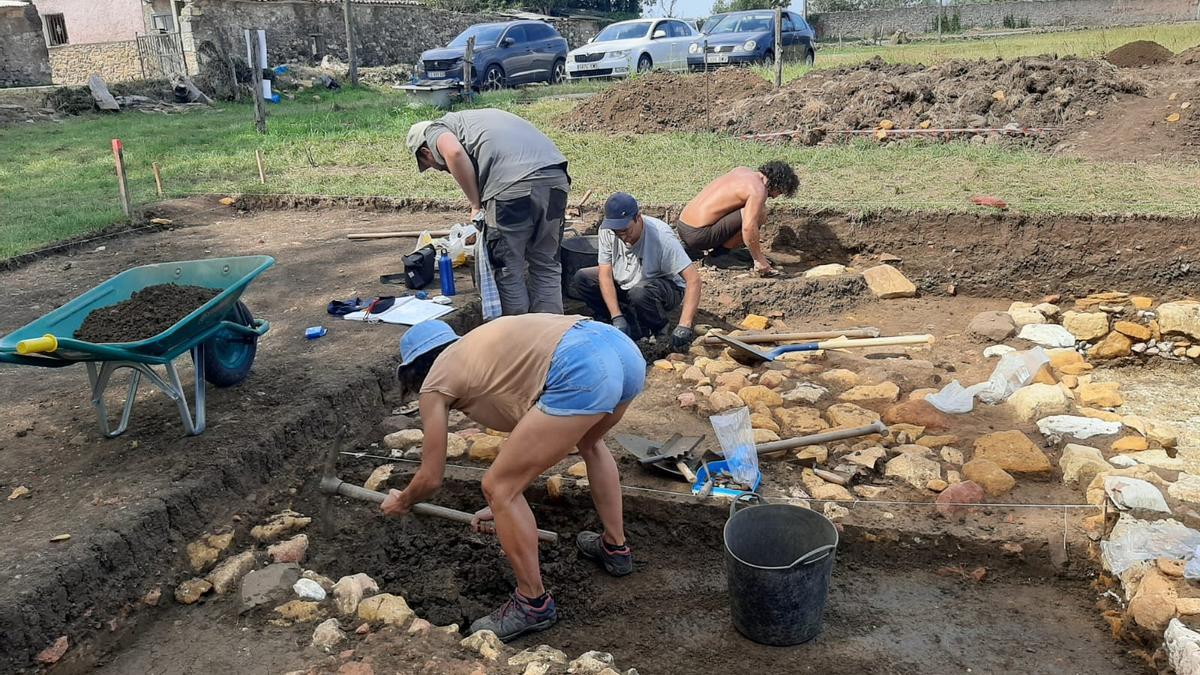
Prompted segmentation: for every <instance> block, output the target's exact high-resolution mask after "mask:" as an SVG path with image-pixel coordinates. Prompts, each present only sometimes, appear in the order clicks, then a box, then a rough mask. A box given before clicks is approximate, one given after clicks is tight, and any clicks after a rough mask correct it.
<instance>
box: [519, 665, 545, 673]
mask: <svg viewBox="0 0 1200 675" xmlns="http://www.w3.org/2000/svg"><path fill="white" fill-rule="evenodd" d="M550 667H551V666H550V664H549V663H531V664H529V665H527V666H525V670H522V671H521V675H546V673H549V672H550Z"/></svg>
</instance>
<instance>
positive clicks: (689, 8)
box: [642, 0, 804, 19]
mask: <svg viewBox="0 0 1200 675" xmlns="http://www.w3.org/2000/svg"><path fill="white" fill-rule="evenodd" d="M712 6H713V0H679V2H678V4H676V5H675V15H676V16H679V17H683V18H688V19H694V18H696V17H701V16H708V15H709V14H710V13H711V12H712ZM803 7H804V0H792V4H791V9H792V10H793V11H796V12H799V11H801V10H802V9H803ZM642 16H662V12H661V11H659V9H658V7H657V6H655V7H653V8H650V9H644V10H642Z"/></svg>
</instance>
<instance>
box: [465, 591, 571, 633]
mask: <svg viewBox="0 0 1200 675" xmlns="http://www.w3.org/2000/svg"><path fill="white" fill-rule="evenodd" d="M555 621H558V608H557V607H555V605H554V598H552V597H550V594H549V593H546V594H545V595H544V596H543V597H542V598H541V599H540V602H539V601H538V600H534V601H530V600H526V599H525V598H523V597H521V595H520V594H519V593H517V592H516V591H513V594H512V595H510V596H509V597H508V601H507V602H505V603H504V604H503V605H501V606H500V608H499V609H497V610H496V611H494V612H492V613H491V614H489V615H487V616H485V617H482V618H480V619H476V620H475V622H474V623H472V624H471V633H472V634H474V633H477V632H479V631H481V630H490V631H492V632H493V633H495V634H496V637H498V638H500V640H501V641H502V642H508V641H509V640H514V639H516V638H518V637H520V636H522V635H524V634H526V633H534V632H537V631H539V630H546V629H547V628H549V627H550V626H553V625H554V622H555Z"/></svg>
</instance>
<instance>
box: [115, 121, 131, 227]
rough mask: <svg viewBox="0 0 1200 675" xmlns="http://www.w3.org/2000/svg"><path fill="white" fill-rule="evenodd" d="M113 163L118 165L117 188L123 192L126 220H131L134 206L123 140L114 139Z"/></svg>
mask: <svg viewBox="0 0 1200 675" xmlns="http://www.w3.org/2000/svg"><path fill="white" fill-rule="evenodd" d="M112 150H113V161H114V162H115V163H116V165H117V188H118V189H119V190H120V191H121V210H122V211H124V212H125V218H126V219H127V220H130V219H132V218H133V204H131V203H130V201H129V182H128V180H127V179H126V177H125V148H124V147H123V146H122V145H121V139H119V138H114V139H112Z"/></svg>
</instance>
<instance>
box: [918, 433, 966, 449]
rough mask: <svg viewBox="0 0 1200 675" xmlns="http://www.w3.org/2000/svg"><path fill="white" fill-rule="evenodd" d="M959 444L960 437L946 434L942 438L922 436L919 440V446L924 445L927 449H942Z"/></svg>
mask: <svg viewBox="0 0 1200 675" xmlns="http://www.w3.org/2000/svg"><path fill="white" fill-rule="evenodd" d="M957 442H958V436H955V435H953V434H944V435H940V436H934V435H930V436H922V437H920V438H918V439H917V445H923V446H925V447H927V448H933V449H937V448H941V447H942V446H944V445H954V444H955V443H957Z"/></svg>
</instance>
